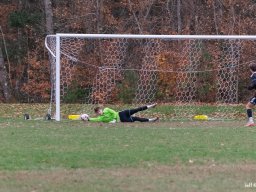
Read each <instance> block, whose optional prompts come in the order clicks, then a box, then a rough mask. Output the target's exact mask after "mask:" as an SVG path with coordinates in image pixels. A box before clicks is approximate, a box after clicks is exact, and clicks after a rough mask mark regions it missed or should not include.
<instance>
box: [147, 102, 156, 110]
mask: <svg viewBox="0 0 256 192" xmlns="http://www.w3.org/2000/svg"><path fill="white" fill-rule="evenodd" d="M156 105H157V103H154V104H152V105H147V107H148V109H149V108H154V107H155V106H156Z"/></svg>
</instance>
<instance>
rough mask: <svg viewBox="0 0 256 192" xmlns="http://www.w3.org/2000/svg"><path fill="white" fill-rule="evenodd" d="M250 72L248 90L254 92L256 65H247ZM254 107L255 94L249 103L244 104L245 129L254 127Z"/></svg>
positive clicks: (255, 87)
mask: <svg viewBox="0 0 256 192" xmlns="http://www.w3.org/2000/svg"><path fill="white" fill-rule="evenodd" d="M249 68H250V71H251V72H252V75H251V82H250V85H249V86H248V90H255V89H256V63H251V64H250V65H249ZM255 105H256V94H254V96H253V97H252V98H251V99H250V101H249V102H248V103H247V104H246V112H247V116H248V122H247V124H246V125H245V126H246V127H249V126H255V124H254V121H253V117H252V115H253V112H252V109H253V107H254V106H255Z"/></svg>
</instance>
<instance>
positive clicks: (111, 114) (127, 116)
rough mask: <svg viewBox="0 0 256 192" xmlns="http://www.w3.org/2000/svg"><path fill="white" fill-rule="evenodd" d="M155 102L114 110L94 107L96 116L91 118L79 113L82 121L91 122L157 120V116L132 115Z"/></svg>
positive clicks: (150, 106)
mask: <svg viewBox="0 0 256 192" xmlns="http://www.w3.org/2000/svg"><path fill="white" fill-rule="evenodd" d="M155 106H156V104H152V105H146V106H143V107H139V108H136V109H126V110H124V111H120V112H116V111H114V110H113V109H110V108H104V109H102V108H100V107H96V108H95V109H94V112H95V113H96V115H97V117H95V118H91V117H89V116H88V115H87V114H82V115H81V120H83V121H91V122H104V123H115V122H135V121H139V122H154V121H157V120H158V117H155V118H151V119H148V118H142V117H136V116H133V115H134V114H135V113H137V112H139V111H144V110H146V109H149V108H153V107H155Z"/></svg>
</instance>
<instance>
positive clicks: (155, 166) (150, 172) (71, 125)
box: [0, 105, 256, 192]
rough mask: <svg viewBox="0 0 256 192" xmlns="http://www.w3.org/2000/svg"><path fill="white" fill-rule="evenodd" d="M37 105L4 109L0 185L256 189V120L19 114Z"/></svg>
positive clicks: (13, 191) (24, 188)
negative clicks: (99, 119) (113, 120)
mask: <svg viewBox="0 0 256 192" xmlns="http://www.w3.org/2000/svg"><path fill="white" fill-rule="evenodd" d="M18 106H19V107H18ZM3 109H4V110H3ZM40 109H44V106H42V105H36V107H34V106H32V105H30V106H29V105H16V106H15V107H14V106H11V105H10V106H9V107H7V105H4V106H3V107H2V110H0V111H1V112H0V114H2V117H1V118H0V135H1V140H0V151H1V155H0V192H2V191H4V192H9V191H11V192H16V191H19V192H23V191H24V192H27V191H31V192H32V191H33V192H39V191H40V192H41V191H61V192H69V191H76V192H77V191H81V192H82V191H83V192H84V191H88V192H94V191H95V192H96V191H97V192H98V191H104V192H105V191H106V192H108V191H109V192H110V191H120V192H123V191H125V192H126V191H129V192H130V191H147V192H153V191H155V192H160V191H161V192H165V191H168V192H169V191H189V192H190V191H191V192H192V191H204V192H205V191H212V192H215V191H218V192H222V191H223V192H224V191H225V192H226V191H232V192H233V191H235V192H236V191H237V192H238V191H239V192H240V191H255V190H256V186H255V187H254V186H253V184H254V183H255V185H256V175H255V171H256V151H255V146H256V127H251V128H245V127H243V125H244V123H245V121H167V120H166V119H165V120H162V121H160V122H156V123H126V124H121V123H119V124H98V123H95V124H92V123H83V122H81V121H68V120H64V121H61V122H55V121H44V120H30V121H25V120H23V119H22V113H24V112H25V111H27V110H31V111H32V113H34V114H36V113H37V111H38V114H39V113H40ZM154 110H156V111H154V112H156V113H158V111H157V109H154ZM13 111H15V112H13ZM70 111H72V110H71V109H70ZM14 113H15V114H16V115H15V118H10V117H11V116H12V115H13V114H14ZM161 113H163V111H161ZM164 115H165V114H163V116H164Z"/></svg>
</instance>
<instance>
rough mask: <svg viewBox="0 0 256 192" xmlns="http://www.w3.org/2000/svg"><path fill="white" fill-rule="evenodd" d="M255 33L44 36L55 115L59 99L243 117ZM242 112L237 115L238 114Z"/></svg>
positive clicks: (255, 55) (180, 114)
mask: <svg viewBox="0 0 256 192" xmlns="http://www.w3.org/2000/svg"><path fill="white" fill-rule="evenodd" d="M255 39H256V36H224V35H222V36H212V35H121V34H56V35H48V36H47V37H46V39H45V45H46V47H47V49H48V51H49V55H50V63H51V82H52V94H51V95H52V98H51V103H52V102H53V105H54V106H55V107H56V109H55V111H56V120H57V121H59V120H60V119H61V103H68V102H74V100H75V101H77V102H78V101H81V100H82V102H83V103H84V104H85V105H90V106H92V105H95V104H97V105H98V104H130V105H131V104H134V105H136V104H146V103H152V102H158V103H161V104H162V105H166V106H169V108H168V110H169V111H168V112H167V113H168V114H169V115H168V118H173V119H178V118H192V117H193V116H194V115H198V114H206V115H207V113H209V114H210V117H211V118H214V119H226V118H228V119H232V118H239V117H240V118H241V116H243V112H244V111H243V109H242V104H243V103H245V102H246V101H247V100H248V99H249V98H248V97H250V92H248V91H247V89H246V88H245V87H246V85H247V84H248V82H249V78H250V71H249V69H248V65H249V64H250V63H252V62H255V59H256V46H255V45H256V44H255V42H256V41H255ZM242 118H244V117H242Z"/></svg>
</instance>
